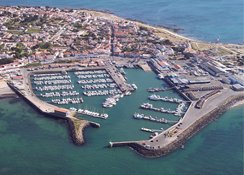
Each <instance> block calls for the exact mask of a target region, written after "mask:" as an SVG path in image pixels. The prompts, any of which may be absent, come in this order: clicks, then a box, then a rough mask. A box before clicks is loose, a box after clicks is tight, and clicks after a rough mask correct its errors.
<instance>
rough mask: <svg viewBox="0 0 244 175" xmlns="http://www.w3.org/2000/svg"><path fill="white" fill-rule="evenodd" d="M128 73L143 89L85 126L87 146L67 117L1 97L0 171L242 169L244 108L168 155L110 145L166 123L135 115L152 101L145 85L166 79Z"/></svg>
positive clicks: (201, 172)
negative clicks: (77, 140)
mask: <svg viewBox="0 0 244 175" xmlns="http://www.w3.org/2000/svg"><path fill="white" fill-rule="evenodd" d="M126 72H127V75H126V76H127V77H128V80H129V81H130V82H134V83H135V84H137V86H138V90H137V91H136V92H135V93H134V94H132V95H131V96H128V97H124V98H123V99H121V101H119V102H118V104H117V106H116V107H114V108H113V109H110V110H111V111H110V112H109V114H110V118H108V119H107V120H99V119H97V120H96V121H97V122H99V123H101V127H100V128H88V129H86V130H85V140H86V143H85V145H83V146H75V145H74V144H73V143H72V142H71V139H70V135H69V130H68V129H67V128H68V127H67V123H66V122H65V121H63V120H57V119H53V118H48V117H46V116H44V115H42V114H39V113H37V112H36V111H35V110H34V109H33V108H31V107H30V106H29V105H28V104H27V103H26V102H24V101H23V100H22V99H4V100H1V101H0V174H1V175H9V174H11V175H12V174H18V175H22V174H23V175H29V174H51V175H55V174H60V175H67V174H72V175H73V174H74V175H76V174H77V175H80V174H82V175H83V174H84V175H97V174H108V175H110V174H111V175H120V174H121V175H124V174H131V175H147V174H148V175H149V174H150V175H152V174H153V175H154V174H166V175H178V174H181V175H189V174H194V175H206V174H208V175H220V174H221V175H229V174H233V175H241V174H243V167H242V166H243V163H244V162H243V141H244V140H243V138H244V137H243V125H244V121H243V107H236V108H233V109H231V110H229V111H228V112H226V113H224V114H223V115H222V116H221V117H220V118H219V119H218V120H216V121H215V122H213V123H211V124H210V125H209V126H208V127H207V128H205V129H203V130H202V131H200V132H199V133H198V134H197V135H195V136H194V137H193V138H191V139H190V140H189V141H188V142H187V143H186V144H185V148H184V149H179V150H177V151H175V152H173V153H171V154H169V155H167V156H164V157H160V158H156V159H147V158H144V157H142V156H140V155H138V154H136V153H135V152H134V151H132V150H130V149H129V148H111V149H110V148H107V147H106V146H107V145H108V142H109V141H121V140H131V139H147V138H148V136H149V135H148V134H145V133H144V132H142V131H140V128H141V127H151V128H152V127H155V128H156V127H161V126H164V124H154V123H151V122H149V121H138V120H135V119H133V118H132V114H133V112H134V111H136V110H138V108H139V106H138V105H139V104H140V103H141V102H143V101H145V100H147V99H146V98H147V95H148V94H147V92H146V88H147V87H150V86H152V87H158V86H164V83H163V82H162V81H160V80H157V79H156V76H155V74H154V73H152V72H147V73H146V72H143V71H141V70H135V69H131V70H127V71H126ZM138 77H141V78H140V79H139V78H138ZM164 93H165V92H163V93H162V94H161V95H168V96H170V94H172V96H176V97H177V94H175V93H174V92H172V93H166V94H164ZM90 99H92V97H91V98H90ZM89 103H90V105H92V102H88V105H87V106H90V105H89ZM159 103H160V102H159ZM160 105H161V104H160ZM95 107H96V108H99V106H95ZM89 119H90V120H93V119H92V118H91V117H90V118H89Z"/></svg>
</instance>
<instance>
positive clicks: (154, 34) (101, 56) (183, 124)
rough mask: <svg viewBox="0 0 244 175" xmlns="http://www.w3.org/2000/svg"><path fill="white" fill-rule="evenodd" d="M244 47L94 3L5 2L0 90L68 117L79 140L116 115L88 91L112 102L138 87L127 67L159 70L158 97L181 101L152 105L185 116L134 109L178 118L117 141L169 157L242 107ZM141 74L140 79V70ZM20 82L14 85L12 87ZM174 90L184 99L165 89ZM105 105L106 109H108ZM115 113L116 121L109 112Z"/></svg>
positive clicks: (50, 113)
mask: <svg viewBox="0 0 244 175" xmlns="http://www.w3.org/2000/svg"><path fill="white" fill-rule="evenodd" d="M243 64H244V46H243V45H237V44H223V43H207V42H203V41H199V40H197V39H192V38H187V37H184V36H181V35H179V34H177V33H174V32H173V31H170V30H168V29H165V28H161V27H155V26H149V25H147V24H143V23H141V22H138V21H133V20H127V19H123V18H120V17H117V16H115V15H113V14H110V13H105V12H98V11H92V10H87V9H59V8H52V7H0V78H1V82H0V83H1V84H0V85H1V86H0V88H1V89H0V95H1V97H9V96H12V95H13V92H15V93H16V94H17V95H18V96H20V97H22V98H23V99H24V100H25V101H27V103H29V104H30V105H31V106H33V107H34V108H35V109H37V111H39V112H41V113H43V114H44V115H47V116H50V117H55V118H58V119H64V120H67V123H68V124H69V128H70V130H71V137H72V138H73V141H74V143H75V144H78V145H81V144H83V143H84V138H83V130H84V128H86V127H87V126H94V127H100V124H99V123H97V122H93V121H92V119H91V121H90V120H89V121H88V120H86V119H84V118H83V117H82V116H84V115H85V116H90V117H94V118H98V119H107V118H109V117H113V116H109V115H108V114H107V113H99V112H95V111H91V110H88V109H85V108H81V106H82V104H85V103H86V99H87V98H92V97H94V96H104V97H105V101H104V102H103V103H102V104H101V105H102V106H103V108H113V107H114V106H115V105H116V104H117V102H118V101H119V100H120V99H121V98H125V99H126V98H127V96H129V95H131V94H133V93H136V90H137V88H140V87H137V85H136V84H130V83H129V82H128V81H127V78H126V71H125V70H124V68H134V69H138V68H140V69H143V70H144V71H153V72H155V74H156V76H157V77H158V79H159V81H162V82H166V83H167V85H168V86H167V87H152V88H150V89H148V93H155V94H152V95H151V96H149V100H151V101H164V102H169V103H175V104H177V108H176V109H175V110H169V109H165V108H163V107H161V108H156V107H154V106H153V105H152V104H150V103H144V104H142V105H141V106H140V107H141V108H142V109H143V110H148V111H154V112H158V113H163V114H170V115H175V116H178V117H179V118H178V120H177V121H170V120H167V119H164V118H160V119H159V118H156V117H152V116H146V115H144V114H138V113H135V114H134V118H136V119H144V120H149V121H153V122H159V123H167V124H169V123H170V124H172V123H173V124H172V125H171V126H170V127H169V128H167V129H165V130H157V131H153V130H150V129H147V128H142V130H144V131H150V132H153V134H152V136H151V137H150V139H148V140H147V139H145V140H139V141H119V142H109V145H108V146H109V147H121V146H128V147H131V148H133V149H134V150H135V151H137V152H138V153H140V154H142V155H144V156H146V157H158V156H162V155H166V154H168V153H170V152H172V151H173V150H175V149H178V148H180V147H182V148H183V147H184V143H185V142H186V141H187V140H188V139H189V138H190V137H192V136H193V135H194V134H196V133H197V132H198V131H200V130H201V129H202V128H203V127H204V126H206V125H207V124H209V123H210V122H211V121H213V120H215V119H216V118H217V117H218V116H219V115H220V114H221V113H223V112H224V111H226V110H227V109H228V108H230V107H232V106H233V105H235V104H237V103H238V104H243V102H244V93H243V90H244V78H243V77H244V67H243ZM138 78H140V77H138ZM5 83H7V84H8V86H9V87H10V88H11V89H12V91H13V92H12V91H11V90H10V89H8V87H7V86H6V84H5ZM167 90H174V91H175V92H177V93H178V94H179V95H180V97H181V99H176V98H168V97H161V96H160V95H156V93H158V92H161V91H167ZM105 112H106V111H105ZM131 115H133V114H131ZM108 120H109V119H108Z"/></svg>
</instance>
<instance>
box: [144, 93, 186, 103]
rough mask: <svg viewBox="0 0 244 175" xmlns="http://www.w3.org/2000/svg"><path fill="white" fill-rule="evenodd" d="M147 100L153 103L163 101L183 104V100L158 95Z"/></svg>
mask: <svg viewBox="0 0 244 175" xmlns="http://www.w3.org/2000/svg"><path fill="white" fill-rule="evenodd" d="M148 98H149V99H150V100H153V101H164V102H171V103H182V102H183V100H181V99H178V98H171V97H167V96H166V97H161V96H160V95H156V94H153V95H150V96H149V97H148Z"/></svg>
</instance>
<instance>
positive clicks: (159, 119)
mask: <svg viewBox="0 0 244 175" xmlns="http://www.w3.org/2000/svg"><path fill="white" fill-rule="evenodd" d="M133 117H134V118H135V119H143V120H149V121H153V122H158V123H177V122H178V121H172V120H167V119H165V118H157V117H152V116H147V115H144V114H139V113H135V114H134V115H133Z"/></svg>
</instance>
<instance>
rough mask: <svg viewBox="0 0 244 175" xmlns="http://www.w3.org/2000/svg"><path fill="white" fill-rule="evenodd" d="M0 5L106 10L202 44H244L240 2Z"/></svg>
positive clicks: (95, 0)
mask: <svg viewBox="0 0 244 175" xmlns="http://www.w3.org/2000/svg"><path fill="white" fill-rule="evenodd" d="M0 5H27V6H54V7H61V8H91V9H96V10H109V11H110V12H113V13H115V14H116V15H119V16H122V17H125V18H132V19H136V20H140V21H143V22H146V23H149V24H152V25H163V26H167V27H173V28H179V29H182V30H181V31H180V33H181V34H183V35H185V36H188V37H192V38H196V39H200V40H204V41H210V42H215V41H216V40H217V39H219V40H220V42H224V43H242V44H243V43H244V12H243V8H244V1H243V0H234V1H229V0H149V1H148V0H73V1H70V0H0Z"/></svg>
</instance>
